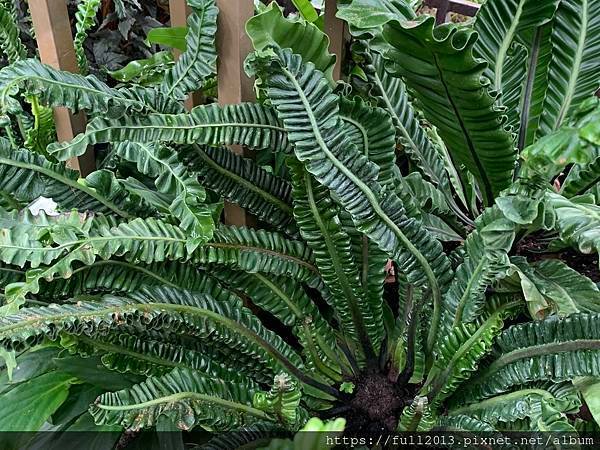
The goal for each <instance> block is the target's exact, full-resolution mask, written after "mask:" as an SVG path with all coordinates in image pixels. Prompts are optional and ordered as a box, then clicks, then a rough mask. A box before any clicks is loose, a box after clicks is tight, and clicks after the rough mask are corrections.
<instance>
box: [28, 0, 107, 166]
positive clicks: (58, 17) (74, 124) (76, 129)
mask: <svg viewBox="0 0 600 450" xmlns="http://www.w3.org/2000/svg"><path fill="white" fill-rule="evenodd" d="M29 11H30V13H31V20H32V21H33V27H34V29H35V36H36V40H37V45H38V49H39V52H40V59H41V60H42V62H43V63H45V64H48V65H50V66H52V67H54V68H56V69H60V70H65V71H68V72H73V73H77V72H78V71H79V68H78V67H77V58H76V57H75V47H74V46H73V35H72V34H71V23H70V21H69V13H68V11H67V2H66V1H65V0H29ZM54 121H55V124H56V135H57V137H58V140H59V141H67V140H71V139H73V138H74V137H75V136H76V135H77V134H79V133H82V132H83V131H85V125H86V117H85V114H84V113H82V112H80V113H78V114H73V113H71V111H69V110H68V109H67V108H55V109H54ZM68 165H69V166H70V167H72V168H73V169H77V170H79V172H80V173H81V175H82V176H85V175H87V174H89V173H90V172H93V171H94V170H95V167H96V164H95V161H94V150H93V148H88V150H87V151H86V153H85V154H84V155H82V156H80V157H78V158H73V159H71V160H69V162H68Z"/></svg>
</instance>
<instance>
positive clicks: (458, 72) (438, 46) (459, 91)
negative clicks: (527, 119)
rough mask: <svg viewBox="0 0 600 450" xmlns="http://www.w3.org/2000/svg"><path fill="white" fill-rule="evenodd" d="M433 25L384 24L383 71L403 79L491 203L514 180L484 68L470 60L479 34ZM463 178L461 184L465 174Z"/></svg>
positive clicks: (426, 20)
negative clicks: (384, 49)
mask: <svg viewBox="0 0 600 450" xmlns="http://www.w3.org/2000/svg"><path fill="white" fill-rule="evenodd" d="M434 22H435V21H434V19H433V17H423V18H422V19H420V20H417V21H416V22H404V23H400V22H397V21H392V22H390V23H388V24H386V25H385V27H384V38H385V39H386V41H387V42H388V43H389V44H390V48H389V50H388V51H386V52H385V54H384V57H385V60H386V69H387V70H388V71H389V72H390V73H392V74H394V75H396V76H402V77H403V79H404V81H405V82H406V84H407V86H408V87H409V89H410V90H411V91H412V92H413V94H414V96H415V99H416V100H417V101H418V105H419V107H420V109H421V110H422V111H423V113H424V114H425V117H426V118H427V120H428V121H429V122H431V123H432V124H433V125H435V126H436V127H437V129H438V132H439V134H440V136H441V137H442V138H443V139H444V142H445V143H446V145H447V146H448V150H449V152H450V154H451V156H452V159H453V160H454V161H455V165H456V164H464V165H465V166H466V168H467V169H468V170H469V171H470V172H471V173H472V174H473V175H474V176H475V178H476V179H477V181H478V183H479V185H480V188H481V191H482V195H483V198H484V201H485V203H486V204H488V205H489V204H491V202H492V199H493V198H494V197H495V196H496V195H497V194H498V193H499V192H500V191H502V190H503V189H505V188H506V187H508V185H509V184H510V182H511V180H512V172H513V169H514V163H515V157H516V152H515V149H514V146H513V142H512V136H511V134H510V133H509V132H508V131H507V130H506V129H505V126H504V123H503V122H504V120H503V118H502V108H500V107H499V106H498V105H497V104H496V99H495V98H494V97H493V96H492V95H491V93H490V92H489V81H487V80H486V79H485V78H484V77H483V76H482V75H483V74H484V72H485V70H486V64H485V63H484V62H483V61H482V60H480V59H475V58H474V56H473V45H474V43H475V41H476V38H477V35H476V34H475V33H474V32H473V31H470V30H466V29H459V28H457V27H455V26H452V25H445V26H441V27H438V28H435V29H434ZM425 68H426V69H425ZM462 178H463V183H464V182H465V180H466V176H465V175H464V174H463V177H462Z"/></svg>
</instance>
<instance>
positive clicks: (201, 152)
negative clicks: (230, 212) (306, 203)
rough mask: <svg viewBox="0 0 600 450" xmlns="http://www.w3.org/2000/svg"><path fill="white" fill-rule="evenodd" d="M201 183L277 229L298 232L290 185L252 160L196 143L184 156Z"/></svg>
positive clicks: (224, 149)
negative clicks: (293, 214)
mask: <svg viewBox="0 0 600 450" xmlns="http://www.w3.org/2000/svg"><path fill="white" fill-rule="evenodd" d="M179 156H180V158H181V157H182V156H183V158H184V159H185V160H186V161H187V163H188V164H189V165H190V170H191V171H193V172H194V175H196V176H198V178H199V181H200V184H202V186H204V187H206V188H207V189H210V190H211V191H214V192H216V193H217V194H220V195H222V196H223V197H225V198H226V199H227V200H228V201H230V202H233V203H236V204H238V205H240V206H241V207H242V208H245V209H246V210H248V211H249V212H251V213H252V214H253V215H255V216H256V217H257V218H258V219H260V220H262V221H264V222H266V223H268V224H270V225H272V226H273V227H275V229H276V230H278V231H281V232H285V233H287V234H290V235H292V236H295V235H297V229H296V225H295V224H294V222H293V217H292V205H291V203H292V200H291V187H290V184H289V183H288V182H287V180H284V179H282V178H280V177H278V176H276V175H273V174H272V173H270V172H268V171H267V170H265V169H263V168H262V167H260V166H259V165H258V164H256V163H255V162H254V161H252V160H251V159H247V158H243V157H242V156H240V155H236V154H235V153H233V152H232V151H231V150H229V149H227V148H223V147H204V148H200V147H198V146H193V147H190V148H189V151H186V152H185V153H184V154H183V155H182V153H181V152H179Z"/></svg>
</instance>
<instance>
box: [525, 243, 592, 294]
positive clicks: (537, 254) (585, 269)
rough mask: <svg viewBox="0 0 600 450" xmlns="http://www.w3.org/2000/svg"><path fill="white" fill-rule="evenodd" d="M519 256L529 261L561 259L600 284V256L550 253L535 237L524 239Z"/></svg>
mask: <svg viewBox="0 0 600 450" xmlns="http://www.w3.org/2000/svg"><path fill="white" fill-rule="evenodd" d="M516 251H517V255H520V256H525V257H526V258H527V260H528V261H530V262H534V261H540V260H542V259H560V260H561V261H562V262H564V263H565V264H566V265H568V266H569V267H570V268H571V269H574V270H576V271H577V272H579V273H580V274H582V275H585V276H586V277H588V278H589V279H590V280H592V281H593V282H594V283H600V269H599V267H598V255H596V254H591V255H583V254H581V253H579V252H577V251H575V250H573V249H566V250H563V251H559V252H554V253H548V251H547V249H546V244H545V243H544V242H543V241H540V240H538V239H537V237H536V236H535V235H532V236H529V237H527V238H525V239H523V240H522V241H521V242H519V244H518V245H517V249H516Z"/></svg>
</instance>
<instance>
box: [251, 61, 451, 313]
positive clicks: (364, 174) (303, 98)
mask: <svg viewBox="0 0 600 450" xmlns="http://www.w3.org/2000/svg"><path fill="white" fill-rule="evenodd" d="M274 53H275V55H274V56H266V57H264V58H261V57H255V59H253V60H252V59H251V60H250V61H249V62H248V65H249V66H253V67H254V69H253V70H256V71H258V72H260V73H261V75H268V77H267V78H266V80H267V85H268V95H269V98H270V100H271V102H272V103H273V105H274V106H275V108H276V109H277V111H278V114H279V115H280V117H281V119H282V120H283V122H284V125H285V127H286V128H287V129H288V133H289V134H288V136H289V139H290V141H291V142H292V143H293V144H294V152H295V154H296V157H297V158H298V159H299V160H301V161H303V162H304V163H305V165H306V168H307V170H308V172H310V173H311V174H312V175H313V176H314V177H315V178H316V180H317V181H319V183H322V184H324V185H325V186H327V187H328V188H329V189H330V190H331V191H333V192H334V193H335V194H336V196H337V197H338V198H339V201H340V202H341V204H342V205H343V206H344V208H345V209H346V210H348V212H349V213H350V214H351V215H352V219H353V221H354V223H355V225H356V227H357V229H358V230H359V231H361V232H363V233H364V234H366V235H367V236H369V238H371V239H372V240H373V241H374V242H376V243H377V244H378V245H379V247H380V248H381V249H382V250H383V251H385V252H386V253H387V254H388V255H389V256H390V257H391V258H392V259H394V260H395V261H396V262H397V263H398V265H399V269H400V270H401V271H405V272H406V274H407V276H408V277H409V279H410V281H411V282H413V283H415V284H418V285H424V284H426V285H428V286H429V287H430V288H431V290H432V292H433V298H434V299H435V304H436V305H438V306H439V299H440V295H441V290H442V289H443V286H444V285H445V284H446V282H447V280H448V278H449V277H450V276H451V269H450V265H449V262H448V260H447V258H446V256H445V255H444V253H443V251H442V247H441V245H440V244H439V242H437V240H435V239H432V238H431V236H430V235H429V234H428V233H427V232H426V231H425V230H423V228H422V227H421V226H420V224H418V223H417V222H415V221H412V220H410V219H407V218H406V216H405V215H404V209H403V208H402V205H401V204H400V202H399V200H398V198H397V197H396V196H395V195H394V194H393V193H391V192H388V191H385V190H383V189H382V187H381V186H380V185H379V183H377V176H378V169H377V167H376V166H375V165H374V164H373V163H371V162H369V161H368V160H367V159H366V157H365V156H364V155H361V154H360V152H359V151H358V149H357V148H356V146H355V145H354V144H352V142H351V141H350V140H349V139H348V138H347V136H346V135H345V133H344V131H343V130H344V127H343V126H341V119H340V118H339V115H338V113H339V109H338V98H337V97H336V96H335V95H333V93H332V92H331V88H330V86H329V85H328V84H327V83H326V82H324V81H322V73H321V72H319V71H317V70H316V69H315V68H314V66H313V65H312V64H310V63H308V64H302V61H301V59H300V57H299V56H298V55H293V54H291V53H289V51H285V50H284V51H278V50H274ZM263 78H264V77H263ZM378 196H379V199H380V200H379V201H378Z"/></svg>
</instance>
